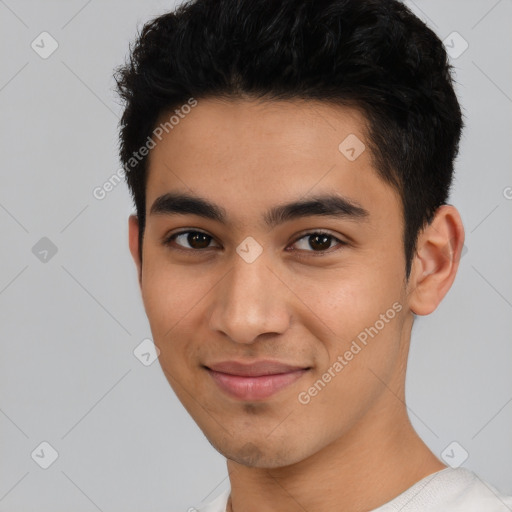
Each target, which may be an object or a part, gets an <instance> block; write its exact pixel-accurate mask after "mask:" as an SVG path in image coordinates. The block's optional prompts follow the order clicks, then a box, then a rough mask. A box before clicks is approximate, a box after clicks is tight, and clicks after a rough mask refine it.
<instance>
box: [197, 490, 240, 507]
mask: <svg viewBox="0 0 512 512" xmlns="http://www.w3.org/2000/svg"><path fill="white" fill-rule="evenodd" d="M230 491H231V489H227V490H226V491H224V492H222V493H221V494H219V495H218V496H217V497H216V498H215V499H214V500H213V501H210V502H208V503H206V504H204V505H203V506H202V507H200V508H198V509H193V512H196V511H197V512H226V505H227V503H228V498H229V493H230Z"/></svg>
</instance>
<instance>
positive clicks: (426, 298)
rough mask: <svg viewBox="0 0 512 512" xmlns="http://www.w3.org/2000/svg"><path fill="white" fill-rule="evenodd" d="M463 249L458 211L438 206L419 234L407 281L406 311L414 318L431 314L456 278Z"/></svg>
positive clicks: (446, 206)
mask: <svg viewBox="0 0 512 512" xmlns="http://www.w3.org/2000/svg"><path fill="white" fill-rule="evenodd" d="M463 246H464V226H463V224H462V220H461V218H460V215H459V212H458V211H457V209H456V208H455V207H453V206H451V205H442V206H440V207H439V208H438V209H437V211H436V214H435V216H434V218H433V219H432V221H431V222H430V224H428V225H427V226H426V227H425V228H424V229H423V230H422V231H421V232H420V234H419V236H418V240H417V245H416V254H415V256H414V259H413V262H412V269H411V278H410V279H409V286H408V290H409V292H408V293H409V307H410V309H411V311H412V312H413V313H416V314H417V315H428V314H430V313H432V312H433V311H434V310H435V309H436V308H437V306H438V305H439V303H440V302H441V301H442V300H443V297H444V296H445V295H446V293H447V292H448V290H449V289H450V287H451V286H452V283H453V281H454V279H455V275H456V274H457V269H458V268H459V261H460V257H461V253H462V248H463Z"/></svg>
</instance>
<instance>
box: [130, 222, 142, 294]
mask: <svg viewBox="0 0 512 512" xmlns="http://www.w3.org/2000/svg"><path fill="white" fill-rule="evenodd" d="M128 244H129V246H130V253H131V255H132V258H133V261H134V262H135V265H136V267H137V275H138V279H139V286H142V264H141V261H140V253H139V219H138V218H137V216H136V215H130V217H129V219H128Z"/></svg>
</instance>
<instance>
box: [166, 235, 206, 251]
mask: <svg viewBox="0 0 512 512" xmlns="http://www.w3.org/2000/svg"><path fill="white" fill-rule="evenodd" d="M212 240H213V238H212V237H211V236H210V235H207V234H206V233H203V232H202V231H181V232H180V233H174V234H173V235H171V236H169V237H168V238H166V239H165V241H164V245H172V244H171V242H174V243H175V244H176V245H177V246H178V247H179V248H180V249H183V250H198V251H199V250H201V249H207V248H208V246H209V245H210V242H211V241H212ZM186 244H188V247H187V245H186Z"/></svg>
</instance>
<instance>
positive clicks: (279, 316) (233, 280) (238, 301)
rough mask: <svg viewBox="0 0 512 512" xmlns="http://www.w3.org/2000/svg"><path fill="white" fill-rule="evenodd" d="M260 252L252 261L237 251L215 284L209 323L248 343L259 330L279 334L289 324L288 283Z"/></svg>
mask: <svg viewBox="0 0 512 512" xmlns="http://www.w3.org/2000/svg"><path fill="white" fill-rule="evenodd" d="M264 254H265V252H263V254H261V255H260V256H259V257H258V258H257V259H256V260H255V261H253V262H252V263H248V262H246V261H245V260H244V259H243V258H241V257H239V256H238V254H237V255H235V257H234V258H233V260H234V263H233V266H232V268H231V270H230V271H229V272H228V273H227V275H226V276H225V277H224V278H223V279H222V280H221V281H220V282H219V283H218V285H217V286H216V287H215V290H214V293H213V295H212V297H213V304H212V311H211V315H210V321H209V327H210V329H212V330H215V331H217V332H222V333H223V334H225V335H226V336H228V337H229V338H230V339H231V340H232V341H235V342H237V343H244V344H251V343H254V342H255V341H256V340H257V338H258V337H259V336H260V335H262V334H282V333H284V332H285V331H286V330H287V329H288V328H289V325H290V316H291V313H290V310H289V307H290V297H291V296H292V295H293V294H292V292H291V291H290V290H289V289H288V287H287V286H286V285H285V284H284V283H283V281H282V280H281V279H280V278H279V276H278V275H277V272H276V271H275V270H273V269H272V268H271V267H270V265H269V261H268V259H267V258H265V256H264Z"/></svg>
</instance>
